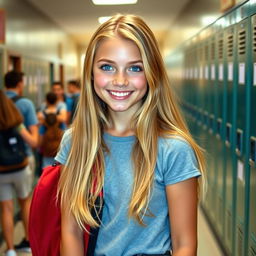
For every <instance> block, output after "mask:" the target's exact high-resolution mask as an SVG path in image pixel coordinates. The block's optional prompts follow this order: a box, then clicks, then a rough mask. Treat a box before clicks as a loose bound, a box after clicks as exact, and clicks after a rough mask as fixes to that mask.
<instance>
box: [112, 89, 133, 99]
mask: <svg viewBox="0 0 256 256" xmlns="http://www.w3.org/2000/svg"><path fill="white" fill-rule="evenodd" d="M108 93H109V95H110V96H111V98H113V99H117V100H124V99H127V98H129V97H130V95H131V94H132V93H133V91H110V90H108Z"/></svg>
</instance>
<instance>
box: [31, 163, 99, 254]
mask: <svg viewBox="0 0 256 256" xmlns="http://www.w3.org/2000/svg"><path fill="white" fill-rule="evenodd" d="M59 177H60V164H59V163H55V164H53V165H52V166H48V167H46V168H45V169H44V170H43V173H42V176H41V177H40V179H39V181H38V184H37V185H36V187H35V189H34V193H33V198H32V203H31V208H30V216H29V240H30V247H31V250H32V255H33V256H59V255H60V236H61V213H60V207H59V202H58V201H57V198H56V195H57V185H58V181H59ZM102 195H103V194H102V193H101V195H100V196H101V197H102ZM92 214H93V216H95V217H96V214H95V213H92ZM101 214H102V211H101V212H100V213H99V216H100V218H101ZM87 229H88V230H89V232H90V234H88V233H87V232H84V244H85V254H84V255H86V256H93V255H94V249H95V246H96V241H97V236H98V231H99V230H98V229H93V228H90V227H87Z"/></svg>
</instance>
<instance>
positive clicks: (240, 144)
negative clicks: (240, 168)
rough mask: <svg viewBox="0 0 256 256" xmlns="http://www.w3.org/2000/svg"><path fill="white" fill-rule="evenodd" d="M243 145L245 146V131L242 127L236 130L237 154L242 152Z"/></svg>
mask: <svg viewBox="0 0 256 256" xmlns="http://www.w3.org/2000/svg"><path fill="white" fill-rule="evenodd" d="M242 147H243V131H242V130H240V129H237V131H236V154H237V155H239V156H240V155H241V154H242Z"/></svg>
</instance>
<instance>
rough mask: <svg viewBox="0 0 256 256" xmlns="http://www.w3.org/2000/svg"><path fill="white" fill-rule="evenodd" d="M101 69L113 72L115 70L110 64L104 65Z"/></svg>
mask: <svg viewBox="0 0 256 256" xmlns="http://www.w3.org/2000/svg"><path fill="white" fill-rule="evenodd" d="M100 68H101V69H102V70H103V71H113V70H114V68H113V67H112V66H111V65H109V64H104V65H102V66H100Z"/></svg>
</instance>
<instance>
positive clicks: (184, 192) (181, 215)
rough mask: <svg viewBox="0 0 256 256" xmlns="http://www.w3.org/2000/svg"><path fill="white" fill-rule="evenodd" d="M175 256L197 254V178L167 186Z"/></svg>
mask: <svg viewBox="0 0 256 256" xmlns="http://www.w3.org/2000/svg"><path fill="white" fill-rule="evenodd" d="M166 194H167V200H168V208H169V218H170V226H171V240H172V249H173V254H172V255H173V256H196V254H197V203H198V201H197V197H198V194H197V178H191V179H188V180H185V181H182V182H179V183H176V184H174V185H168V186H166Z"/></svg>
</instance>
